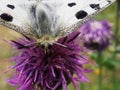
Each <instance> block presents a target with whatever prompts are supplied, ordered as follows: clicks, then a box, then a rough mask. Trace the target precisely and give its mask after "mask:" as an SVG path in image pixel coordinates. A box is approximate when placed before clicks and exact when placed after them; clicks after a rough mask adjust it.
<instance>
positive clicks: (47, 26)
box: [0, 0, 115, 47]
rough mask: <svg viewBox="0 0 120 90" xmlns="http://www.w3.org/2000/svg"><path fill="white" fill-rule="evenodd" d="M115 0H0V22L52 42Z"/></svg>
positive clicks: (37, 38)
mask: <svg viewBox="0 0 120 90" xmlns="http://www.w3.org/2000/svg"><path fill="white" fill-rule="evenodd" d="M114 1H115V0H89V1H88V0H24V1H21V0H1V1H0V24H1V25H4V26H6V27H8V28H11V29H13V30H15V31H17V32H18V33H20V34H22V35H24V36H27V37H30V38H34V39H36V41H38V43H41V44H45V46H47V47H48V45H49V43H50V44H53V43H55V42H56V41H57V40H58V39H59V38H61V37H65V36H67V35H68V34H70V33H71V32H73V31H75V30H77V29H78V28H79V27H80V25H82V24H83V23H85V22H86V21H88V20H89V19H91V17H93V16H94V15H96V14H97V13H99V12H101V11H102V10H103V9H105V8H106V7H108V6H109V5H111V4H112V3H113V2H114Z"/></svg>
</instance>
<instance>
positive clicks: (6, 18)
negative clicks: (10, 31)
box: [0, 13, 13, 22]
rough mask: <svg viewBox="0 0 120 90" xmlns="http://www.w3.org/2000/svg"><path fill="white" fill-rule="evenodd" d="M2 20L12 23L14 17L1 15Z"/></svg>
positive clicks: (5, 14)
mask: <svg viewBox="0 0 120 90" xmlns="http://www.w3.org/2000/svg"><path fill="white" fill-rule="evenodd" d="M0 18H1V19H3V20H5V21H7V22H12V20H13V17H12V16H11V15H9V14H7V13H3V14H1V15H0Z"/></svg>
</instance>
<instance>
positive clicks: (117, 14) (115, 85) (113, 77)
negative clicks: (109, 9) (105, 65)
mask: <svg viewBox="0 0 120 90" xmlns="http://www.w3.org/2000/svg"><path fill="white" fill-rule="evenodd" d="M119 11H120V6H119V5H117V13H116V29H115V35H116V39H118V37H119V23H120V22H119ZM117 46H118V40H116V42H115V46H114V47H115V51H114V53H113V58H116V49H117ZM115 60H116V59H115ZM112 73H113V74H112V82H113V87H114V90H117V83H116V69H115V68H114V69H113V71H112Z"/></svg>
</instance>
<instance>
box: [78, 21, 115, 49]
mask: <svg viewBox="0 0 120 90" xmlns="http://www.w3.org/2000/svg"><path fill="white" fill-rule="evenodd" d="M80 31H81V34H82V37H83V39H84V46H85V47H87V48H89V49H90V48H91V49H95V50H98V51H103V50H104V49H105V48H107V47H108V46H109V44H110V40H111V39H112V36H113V32H112V27H111V24H110V23H109V22H108V21H106V20H102V21H96V20H91V21H89V22H87V23H86V24H85V25H83V26H82V27H81V28H80Z"/></svg>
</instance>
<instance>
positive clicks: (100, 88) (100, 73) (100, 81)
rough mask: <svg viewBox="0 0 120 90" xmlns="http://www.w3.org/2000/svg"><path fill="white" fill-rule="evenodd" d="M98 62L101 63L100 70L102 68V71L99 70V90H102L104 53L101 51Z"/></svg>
mask: <svg viewBox="0 0 120 90" xmlns="http://www.w3.org/2000/svg"><path fill="white" fill-rule="evenodd" d="M98 64H99V70H100V72H99V77H98V78H99V79H98V80H99V81H98V85H99V86H98V90H102V80H103V78H102V53H101V52H100V53H99V54H98Z"/></svg>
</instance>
